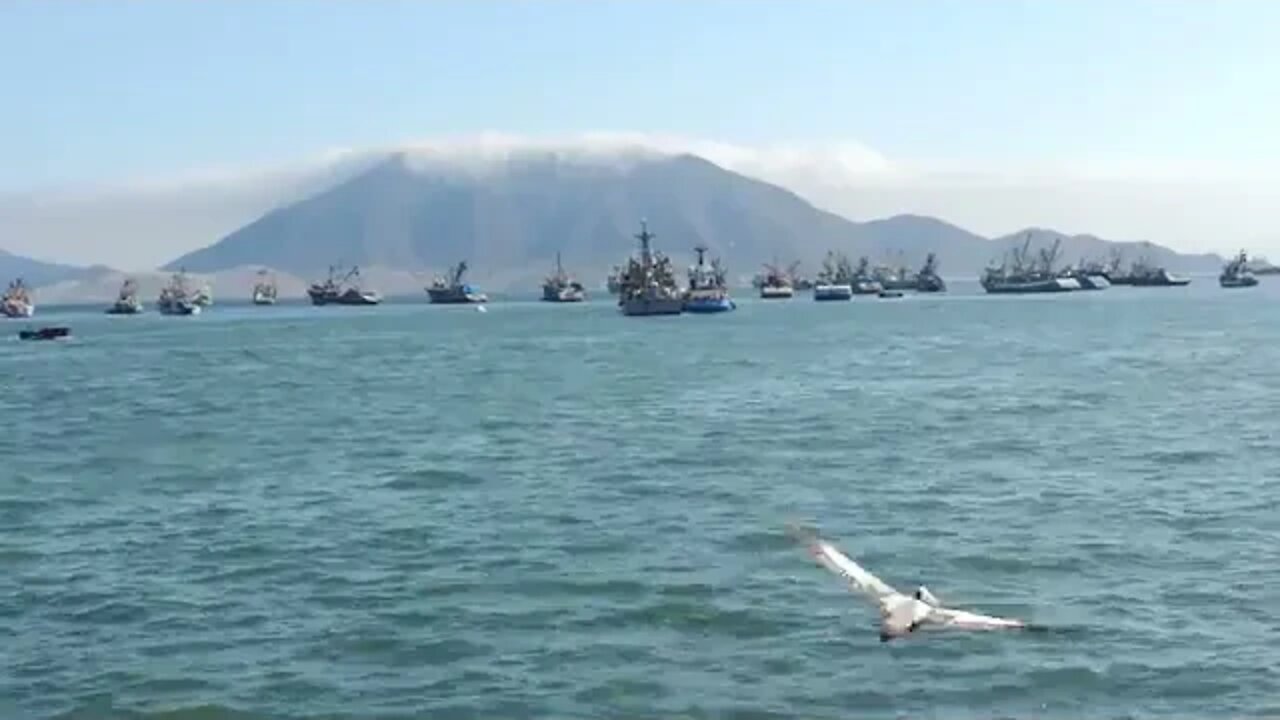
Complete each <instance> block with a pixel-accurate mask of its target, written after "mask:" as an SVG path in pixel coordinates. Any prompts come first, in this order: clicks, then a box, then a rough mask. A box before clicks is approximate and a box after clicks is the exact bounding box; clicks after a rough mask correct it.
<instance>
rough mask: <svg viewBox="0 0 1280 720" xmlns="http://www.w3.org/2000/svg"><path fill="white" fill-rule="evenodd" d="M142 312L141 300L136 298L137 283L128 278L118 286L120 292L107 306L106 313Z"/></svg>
mask: <svg viewBox="0 0 1280 720" xmlns="http://www.w3.org/2000/svg"><path fill="white" fill-rule="evenodd" d="M140 312H142V301H141V300H139V299H138V284H137V283H136V282H134V280H133V278H128V279H126V280H125V281H124V284H122V285H121V286H120V294H119V295H117V296H116V301H115V302H114V303H112V304H111V307H109V308H107V314H108V315H137V314H138V313H140Z"/></svg>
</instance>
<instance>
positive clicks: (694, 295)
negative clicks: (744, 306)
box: [684, 245, 738, 313]
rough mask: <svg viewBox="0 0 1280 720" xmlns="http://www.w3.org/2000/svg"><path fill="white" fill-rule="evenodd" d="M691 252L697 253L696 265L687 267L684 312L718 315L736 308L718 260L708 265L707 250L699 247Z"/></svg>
mask: <svg viewBox="0 0 1280 720" xmlns="http://www.w3.org/2000/svg"><path fill="white" fill-rule="evenodd" d="M693 250H694V252H696V253H698V263H697V264H696V265H691V266H690V267H689V289H688V291H686V292H685V296H684V311H685V312H687V313H719V312H729V311H730V310H733V309H735V308H737V307H738V306H737V304H735V303H734V302H733V299H732V298H730V297H729V288H728V287H727V283H726V282H725V271H724V268H723V267H721V265H720V260H719V258H717V259H715V260H712V261H711V264H710V265H708V264H707V262H706V253H707V248H706V247H705V246H702V245H699V246H697V247H695V248H694V249H693Z"/></svg>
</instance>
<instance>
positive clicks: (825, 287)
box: [813, 282, 853, 300]
mask: <svg viewBox="0 0 1280 720" xmlns="http://www.w3.org/2000/svg"><path fill="white" fill-rule="evenodd" d="M813 299H814V300H852V299H853V286H852V285H850V284H849V283H823V282H820V283H818V284H817V285H814V286H813Z"/></svg>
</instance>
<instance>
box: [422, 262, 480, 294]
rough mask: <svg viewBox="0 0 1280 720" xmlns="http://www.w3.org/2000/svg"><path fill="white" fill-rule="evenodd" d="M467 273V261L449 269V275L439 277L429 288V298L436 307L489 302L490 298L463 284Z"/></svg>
mask: <svg viewBox="0 0 1280 720" xmlns="http://www.w3.org/2000/svg"><path fill="white" fill-rule="evenodd" d="M466 272H467V261H465V260H463V261H462V262H460V263H458V264H457V265H454V266H453V267H451V268H449V274H448V275H437V276H436V278H435V280H432V281H431V285H429V286H428V287H427V296H428V297H429V298H431V302H432V303H434V304H436V305H463V304H470V303H484V302H489V297H488V296H487V295H485V294H484V293H482V292H480V291H479V290H477V289H476V288H474V287H472V286H471V285H469V284H467V283H464V282H462V276H463V275H465V274H466Z"/></svg>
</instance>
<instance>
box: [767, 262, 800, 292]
mask: <svg viewBox="0 0 1280 720" xmlns="http://www.w3.org/2000/svg"><path fill="white" fill-rule="evenodd" d="M799 267H800V262H799V261H796V262H793V263H791V266H790V267H788V268H787V269H786V270H782V269H781V268H779V267H778V264H777V263H776V262H775V263H773V264H771V265H770V264H766V265H765V266H764V270H765V271H764V275H763V276H761V278H760V284H759V287H760V297H761V298H763V299H765V300H790V299H791V297H792V296H793V295H795V284H794V283H795V276H796V270H797V269H798V268H799Z"/></svg>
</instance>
